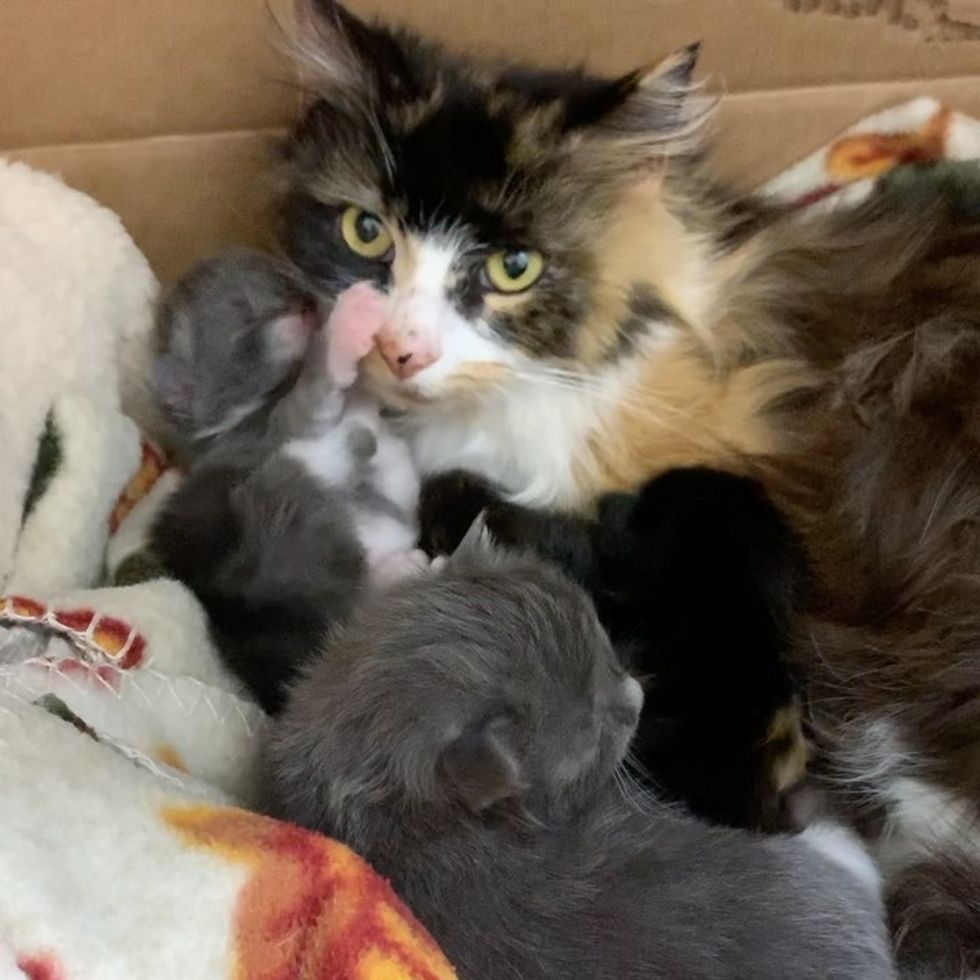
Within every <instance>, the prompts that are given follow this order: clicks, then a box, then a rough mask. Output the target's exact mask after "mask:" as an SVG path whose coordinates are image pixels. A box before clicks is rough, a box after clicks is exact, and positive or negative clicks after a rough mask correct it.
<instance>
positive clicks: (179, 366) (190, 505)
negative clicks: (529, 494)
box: [151, 250, 428, 711]
mask: <svg viewBox="0 0 980 980" xmlns="http://www.w3.org/2000/svg"><path fill="white" fill-rule="evenodd" d="M369 302H370V300H369ZM322 321H323V315H322V312H321V310H320V308H319V306H318V304H317V301H316V300H315V299H314V298H313V297H312V296H311V295H310V293H309V292H308V291H307V290H306V289H305V288H304V287H303V285H302V283H301V282H300V281H299V280H298V279H297V278H296V277H295V275H294V273H293V272H292V271H291V270H290V269H288V268H287V267H285V266H283V265H281V264H279V263H277V262H276V261H275V260H273V259H272V258H270V257H268V256H265V255H263V254H261V253H258V252H251V251H246V250H234V251H231V252H227V253H225V254H223V255H220V256H218V257H217V258H214V259H211V260H209V261H207V262H204V263H201V264H200V265H199V266H197V267H196V268H195V269H194V270H192V272H191V273H190V274H189V275H188V276H186V277H185V278H184V279H183V280H182V281H181V282H180V283H178V285H177V286H176V287H175V289H174V290H173V291H172V292H171V293H170V295H169V296H168V297H167V298H166V300H165V302H164V303H163V304H162V306H161V309H160V313H159V317H158V333H157V338H158V356H157V360H156V365H155V381H156V386H157V392H158V394H159V398H160V402H161V404H162V406H163V408H164V411H165V413H166V414H167V416H168V418H169V419H170V421H171V423H172V425H173V428H174V430H175V434H176V435H177V437H178V438H177V441H178V443H179V445H180V446H181V448H182V450H183V453H184V455H185V457H187V458H189V460H190V472H189V475H188V478H187V479H186V480H185V481H184V483H183V484H182V485H181V486H180V488H179V489H178V490H177V491H176V493H175V494H174V495H173V496H172V497H171V498H170V500H169V501H168V502H167V505H166V507H165V508H164V510H163V512H162V513H161V515H160V517H159V518H158V520H157V521H156V523H155V526H154V527H153V529H152V532H151V548H152V550H153V551H154V552H155V553H156V554H157V556H158V557H159V558H160V559H161V560H162V561H163V564H164V566H165V567H166V568H167V570H168V571H169V572H170V573H171V574H173V575H175V576H176V577H178V578H180V579H181V580H182V581H184V582H185V583H187V584H188V585H189V586H190V587H191V589H192V590H193V591H194V592H195V593H196V594H197V596H198V597H199V599H200V600H201V602H202V603H203V605H204V606H205V608H206V609H207V611H208V613H209V614H210V618H211V622H212V625H213V628H214V633H215V638H216V640H217V643H218V646H219V649H220V650H221V652H222V654H223V656H224V657H225V659H226V661H227V662H228V664H229V666H230V667H231V668H232V669H233V670H234V671H235V672H236V673H237V674H238V675H239V676H241V677H242V679H243V680H244V681H245V682H246V683H247V684H248V685H249V687H250V688H251V689H252V692H253V694H254V695H255V696H256V698H257V699H258V700H259V702H260V703H261V704H262V705H263V706H264V707H265V708H266V709H267V710H269V711H275V710H277V709H278V707H279V705H280V703H281V698H282V691H283V687H284V684H285V682H286V680H287V679H288V677H289V676H291V674H292V672H293V670H294V669H295V666H296V664H297V663H299V662H300V661H301V660H302V659H303V658H305V657H307V656H309V655H310V653H312V652H313V651H314V650H315V649H316V645H317V643H318V641H319V640H320V638H321V636H322V635H323V633H324V632H325V631H326V629H327V628H329V627H330V626H331V625H332V624H334V623H336V622H339V621H342V620H343V619H344V618H345V617H346V616H347V615H348V614H349V612H350V609H351V608H352V606H353V603H354V602H355V600H356V598H357V596H358V595H359V594H360V592H361V591H362V590H363V589H364V588H365V587H366V586H367V585H369V584H371V583H377V582H386V581H388V580H389V579H390V578H392V577H397V576H399V575H401V574H405V573H407V572H411V571H414V570H416V569H419V568H423V567H426V566H427V564H428V561H427V559H425V557H424V555H423V554H422V552H419V551H416V550H415V543H416V538H417V528H416V523H415V509H416V504H417V498H418V488H419V487H418V477H417V475H416V472H415V468H414V465H413V464H412V462H411V458H410V456H409V453H408V449H407V447H406V445H405V444H404V442H403V441H402V440H401V439H400V438H399V437H397V436H395V435H394V434H393V433H392V432H391V431H390V429H389V428H388V426H387V424H386V422H385V421H384V420H383V419H382V418H381V414H380V411H379V408H378V405H377V403H376V402H375V401H374V399H372V398H370V397H368V396H366V395H364V394H363V393H362V392H361V391H360V390H359V389H358V386H357V384H356V374H357V365H358V362H359V361H360V359H361V357H363V356H364V355H365V354H366V353H367V352H368V351H369V350H370V349H371V347H372V345H373V342H374V337H373V334H372V333H371V332H370V329H371V328H370V324H371V322H372V318H371V316H370V310H369V309H365V308H364V307H363V291H362V290H360V289H359V287H358V286H357V285H355V286H353V287H351V288H348V289H346V290H345V291H344V292H342V293H341V294H340V295H339V296H338V297H337V299H336V301H335V302H334V303H333V304H332V307H331V311H330V316H329V318H328V320H327V323H326V324H325V325H324V324H323V322H322Z"/></svg>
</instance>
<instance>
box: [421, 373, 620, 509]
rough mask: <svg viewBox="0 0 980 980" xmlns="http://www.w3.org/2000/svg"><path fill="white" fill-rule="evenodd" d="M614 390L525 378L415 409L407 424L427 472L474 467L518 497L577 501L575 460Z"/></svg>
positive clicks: (536, 501) (551, 502) (535, 501)
mask: <svg viewBox="0 0 980 980" xmlns="http://www.w3.org/2000/svg"><path fill="white" fill-rule="evenodd" d="M611 393H612V392H611V391H609V392H606V391H605V390H604V389H600V388H599V387H598V386H596V387H595V388H594V389H593V387H592V386H590V387H588V388H585V387H580V386H575V387H572V386H571V385H566V384H559V383H552V382H549V381H528V382H520V383H517V384H515V385H512V386H509V387H508V388H507V390H506V391H503V392H498V393H493V394H488V395H485V396H481V397H479V398H474V399H473V400H471V401H468V402H466V403H464V404H462V405H461V404H459V403H452V404H449V403H447V404H444V405H439V406H433V407H427V408H426V409H424V410H422V411H419V412H415V413H412V415H411V416H410V417H408V418H407V419H406V420H405V423H404V425H405V431H406V434H407V435H408V438H409V440H410V442H411V444H412V448H413V451H414V454H415V458H416V461H417V463H418V466H419V469H420V470H421V471H422V473H424V474H426V473H435V472H440V471H444V470H449V469H456V468H462V469H467V470H470V471H473V472H476V473H479V474H481V475H483V476H486V477H489V478H491V479H493V480H495V481H497V482H499V483H501V484H503V486H504V487H505V488H506V489H507V490H508V491H509V493H510V494H511V496H512V499H514V500H515V501H516V502H518V503H522V504H528V505H536V506H566V507H567V506H573V505H575V504H576V503H578V502H579V501H578V498H579V490H578V487H577V481H576V479H575V472H574V461H575V459H576V457H578V456H580V455H581V453H582V451H583V449H584V447H585V444H586V440H587V439H588V436H589V434H590V433H591V432H592V431H593V430H594V429H595V428H596V426H597V425H598V422H599V419H600V417H601V414H602V413H601V409H602V406H603V404H604V403H608V399H609V396H610V395H611Z"/></svg>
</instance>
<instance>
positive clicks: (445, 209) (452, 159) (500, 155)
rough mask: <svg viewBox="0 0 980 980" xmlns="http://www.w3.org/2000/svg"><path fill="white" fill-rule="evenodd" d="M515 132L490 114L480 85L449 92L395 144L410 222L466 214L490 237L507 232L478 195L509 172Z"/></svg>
mask: <svg viewBox="0 0 980 980" xmlns="http://www.w3.org/2000/svg"><path fill="white" fill-rule="evenodd" d="M511 135H512V131H511V128H510V126H509V125H508V124H507V123H506V122H505V121H504V120H503V119H501V118H499V117H493V116H490V115H489V114H488V113H487V111H486V108H485V106H484V105H483V104H482V102H481V99H480V97H479V95H478V94H477V93H476V92H475V91H468V90H467V89H466V88H462V89H460V90H459V91H455V92H452V93H450V94H449V95H448V96H447V97H446V98H445V99H444V100H443V101H442V103H441V104H440V105H439V107H438V108H437V109H436V110H435V111H434V112H433V113H431V114H430V115H429V116H428V117H427V118H426V119H424V120H423V121H422V122H421V123H420V124H419V125H418V126H416V127H415V129H413V130H410V131H409V132H408V133H406V134H405V135H404V136H403V137H402V138H401V140H400V142H398V143H395V145H394V147H393V150H394V153H395V159H396V170H397V173H398V187H397V191H396V192H395V193H397V196H398V197H399V198H400V199H401V200H402V201H403V203H404V207H405V220H406V222H407V224H408V225H409V226H410V227H414V228H417V229H420V230H424V229H426V228H429V227H431V225H432V224H433V223H435V222H438V220H439V219H440V216H443V217H445V218H448V217H452V218H454V219H460V218H461V219H462V220H464V221H465V222H466V223H467V224H469V225H471V226H473V227H474V228H475V229H477V232H478V234H479V235H480V236H481V237H482V238H483V239H484V240H485V241H497V240H499V239H500V238H501V236H502V234H503V233H504V232H503V225H502V223H501V222H500V220H499V217H497V216H495V215H493V214H492V213H491V212H490V211H487V210H486V209H484V208H480V207H477V206H476V205H475V204H474V197H475V196H476V195H475V191H476V189H477V188H479V187H481V186H485V185H487V184H489V183H497V182H500V181H502V180H503V179H504V177H505V176H506V173H507V148H508V146H509V144H510V139H511ZM390 191H391V189H390Z"/></svg>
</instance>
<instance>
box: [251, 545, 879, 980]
mask: <svg viewBox="0 0 980 980" xmlns="http://www.w3.org/2000/svg"><path fill="white" fill-rule="evenodd" d="M641 701H642V692H641V690H640V687H639V685H638V683H637V682H636V681H635V680H633V679H632V678H630V677H629V676H628V675H626V674H624V673H623V670H622V668H621V667H620V665H619V663H618V660H617V657H616V655H615V653H614V652H613V650H612V648H611V646H610V644H609V641H608V639H607V638H606V636H605V634H604V631H603V630H602V628H601V626H600V624H599V622H598V620H597V618H596V616H595V614H594V612H593V610H592V606H591V603H590V602H589V601H588V598H587V597H586V596H585V595H584V594H583V593H582V592H581V590H580V589H579V588H577V587H576V586H575V585H573V584H572V583H571V582H570V581H569V580H568V579H567V578H565V577H564V576H563V575H562V574H561V573H560V572H559V571H558V570H556V569H554V568H553V567H552V566H550V565H549V564H547V563H544V562H542V561H541V560H540V559H534V558H531V557H525V556H520V555H509V554H504V553H501V552H499V551H496V550H494V549H489V548H488V547H487V545H486V543H485V542H483V541H481V539H480V537H479V536H474V535H471V536H470V537H469V539H468V540H466V541H464V544H463V545H462V547H461V549H460V550H459V551H458V552H457V554H456V555H454V557H453V558H451V559H450V560H449V563H448V565H447V566H446V567H445V568H444V569H443V571H442V572H441V573H440V574H439V575H437V576H434V577H431V578H427V579H424V580H421V579H420V580H414V581H413V580H409V581H407V582H405V583H403V584H401V585H399V586H396V587H395V588H394V589H393V590H391V591H389V592H388V593H387V594H386V595H384V596H379V597H375V598H373V599H368V600H367V602H366V603H365V604H364V605H363V606H362V607H361V608H360V609H358V610H357V611H356V612H355V614H354V616H353V617H352V619H351V620H350V621H349V623H348V625H347V626H346V627H345V628H343V629H341V630H340V631H339V632H337V633H335V634H334V635H333V636H332V637H331V639H330V640H329V641H328V642H327V644H326V645H325V646H324V648H323V652H322V654H321V656H320V657H318V658H317V660H316V661H314V662H311V663H310V664H309V665H308V667H307V668H306V670H305V671H304V672H303V674H302V676H301V678H300V679H299V680H298V681H297V683H296V684H295V686H294V688H293V690H292V693H291V696H290V699H289V702H288V705H287V708H286V710H285V712H284V714H283V715H281V716H280V717H279V718H278V719H277V720H276V721H275V723H274V725H273V726H272V728H271V731H270V733H269V740H268V743H267V745H266V748H265V758H264V764H265V767H266V777H267V778H266V785H267V790H268V794H269V797H268V801H267V806H268V809H269V810H270V812H271V813H272V814H273V815H275V816H278V817H281V818H285V819H288V820H292V821H295V822H298V823H300V824H302V825H304V826H307V827H310V828H312V829H315V830H319V831H322V832H324V833H327V834H330V835H332V836H334V837H337V838H338V839H340V840H342V841H344V842H346V843H347V844H348V845H349V846H351V847H352V848H353V849H355V850H356V851H357V852H358V853H360V854H361V855H363V856H364V857H365V858H366V859H367V860H368V861H370V862H371V863H372V864H373V865H374V867H375V868H376V869H377V870H378V871H379V872H380V873H381V874H382V875H384V876H385V877H386V878H389V879H390V880H391V882H392V884H393V886H394V887H395V889H396V891H397V892H398V893H399V894H400V896H401V897H402V898H403V899H404V900H405V901H406V903H407V904H408V905H409V907H410V908H411V909H412V910H413V912H414V913H415V914H416V915H417V916H418V917H419V919H420V920H421V921H422V923H423V924H424V925H425V926H426V927H427V928H428V929H429V930H430V932H431V933H432V934H433V935H434V937H435V938H436V940H437V941H438V942H439V943H440V944H441V945H442V947H443V949H444V951H445V952H446V954H447V956H448V957H449V958H450V960H451V962H453V964H454V965H455V967H456V969H457V970H458V972H459V975H460V978H461V980H476V978H479V980H498V978H499V980H505V978H507V980H509V978H517V977H520V978H521V980H545V978H547V980H554V978H559V977H560V978H562V980H579V978H580V980H631V978H636V980H640V978H642V980H657V978H663V980H686V978H689V980H722V978H727V980H744V978H747V977H751V978H753V980H770V978H771V980H785V978H787V977H795V978H800V980H805V978H812V980H818V978H819V980H888V978H892V977H894V975H895V974H894V971H893V968H892V964H891V961H890V954H889V950H888V939H887V933H886V930H885V923H884V915H883V911H882V907H881V901H880V896H879V894H878V883H877V875H876V872H875V870H874V868H873V866H872V865H871V862H870V860H869V859H868V858H867V856H866V855H865V854H864V852H863V851H862V849H861V847H860V844H859V843H858V842H857V841H856V839H854V838H853V837H851V836H850V835H848V833H847V832H845V831H843V830H842V829H841V828H839V827H836V826H835V825H830V824H821V825H815V826H814V827H811V828H810V829H809V830H807V831H804V832H803V834H802V835H800V836H798V837H789V836H773V837H756V836H752V835H749V834H748V833H746V832H743V831H734V830H728V829H722V828H710V827H707V826H705V825H703V824H701V823H700V822H698V821H696V820H694V819H692V818H690V817H687V816H685V815H683V814H681V813H679V812H677V811H674V810H673V809H671V808H670V807H669V806H666V805H664V804H662V803H660V802H659V801H658V800H657V799H656V798H654V797H650V798H646V797H643V798H640V797H637V796H636V795H634V794H636V793H637V792H638V791H637V790H630V789H628V788H627V787H626V786H625V785H624V784H622V782H621V780H622V778H623V777H622V776H621V775H620V776H617V775H616V774H617V771H618V767H619V766H620V765H621V763H622V761H623V757H624V753H625V751H626V747H627V745H628V743H629V741H630V739H631V737H632V734H633V730H634V727H635V725H636V721H637V717H638V713H639V709H640V704H641Z"/></svg>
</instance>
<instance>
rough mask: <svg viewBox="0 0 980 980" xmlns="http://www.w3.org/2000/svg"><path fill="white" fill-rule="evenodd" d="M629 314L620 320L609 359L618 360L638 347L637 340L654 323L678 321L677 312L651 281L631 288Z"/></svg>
mask: <svg viewBox="0 0 980 980" xmlns="http://www.w3.org/2000/svg"><path fill="white" fill-rule="evenodd" d="M628 305H629V315H628V316H627V317H626V318H625V319H623V320H620V322H619V323H618V324H617V330H616V346H615V347H613V348H612V349H611V350H610V351H609V353H608V360H610V361H618V360H619V359H620V358H621V357H625V356H627V355H628V354H630V353H632V352H633V351H634V350H635V349H636V341H637V339H638V338H639V337H641V336H642V335H643V334H644V333H646V331H647V330H649V328H650V325H651V324H653V323H676V322H677V314H676V313H675V312H674V311H673V309H671V307H670V306H669V305H668V304H667V301H666V300H665V299H664V298H663V297H662V296H661V295H660V294H659V293H658V292H657V290H656V289H654V287H653V286H651V285H650V284H649V283H645V282H638V283H635V284H634V285H633V288H632V289H631V290H630V295H629V300H628Z"/></svg>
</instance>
